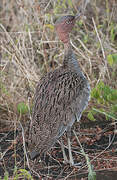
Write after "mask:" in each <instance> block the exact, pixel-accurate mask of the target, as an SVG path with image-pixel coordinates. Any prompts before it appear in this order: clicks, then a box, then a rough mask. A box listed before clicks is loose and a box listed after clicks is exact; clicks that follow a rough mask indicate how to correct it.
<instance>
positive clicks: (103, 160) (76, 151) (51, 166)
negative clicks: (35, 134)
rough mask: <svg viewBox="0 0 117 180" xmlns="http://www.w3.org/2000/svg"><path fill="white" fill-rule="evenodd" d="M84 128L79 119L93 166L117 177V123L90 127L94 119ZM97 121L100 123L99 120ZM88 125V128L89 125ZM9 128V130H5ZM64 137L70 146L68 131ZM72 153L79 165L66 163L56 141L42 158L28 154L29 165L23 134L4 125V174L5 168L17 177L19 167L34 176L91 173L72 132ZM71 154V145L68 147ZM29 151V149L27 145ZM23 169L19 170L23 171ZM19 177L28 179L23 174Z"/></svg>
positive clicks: (0, 132) (103, 175)
mask: <svg viewBox="0 0 117 180" xmlns="http://www.w3.org/2000/svg"><path fill="white" fill-rule="evenodd" d="M83 121H84V120H83V118H82V121H81V122H82V123H81V124H82V128H80V126H79V124H78V123H76V124H75V126H74V127H73V129H74V131H75V132H76V134H77V137H78V138H79V141H80V143H81V145H82V147H83V149H84V151H85V153H86V154H87V155H88V157H89V159H90V163H91V164H92V167H93V170H94V171H95V172H96V178H97V179H100V180H101V179H103V180H108V179H109V178H110V179H111V180H112V179H114V178H115V177H117V150H116V147H117V134H116V130H115V128H116V127H115V123H109V122H108V121H106V123H101V124H100V125H93V126H92V127H88V126H89V124H91V122H88V121H87V122H85V128H83ZM95 124H96V123H95ZM86 126H87V128H86ZM4 130H6V131H4ZM63 141H64V144H65V146H66V147H67V137H66V134H65V135H64V136H63ZM71 142H72V153H73V158H74V163H75V166H73V167H72V166H70V165H69V164H64V163H63V156H62V152H61V147H60V144H59V143H56V144H55V146H54V147H53V148H52V149H51V151H50V152H49V153H48V154H47V155H46V156H45V157H42V158H41V159H40V157H37V158H36V159H35V160H34V161H33V160H30V157H29V158H28V160H29V164H30V169H29V167H28V165H27V161H26V157H25V155H24V146H23V143H22V136H21V134H20V133H19V132H18V130H16V131H14V130H13V131H9V128H8V131H7V128H6V129H2V128H1V129H0V149H1V158H0V176H1V178H3V177H4V174H5V172H6V171H7V172H8V174H9V178H11V179H13V177H15V176H16V173H15V167H17V169H18V170H20V169H26V170H27V171H28V172H30V173H31V175H32V177H33V178H34V179H42V178H43V179H79V180H80V179H82V180H85V179H87V177H88V167H87V163H86V159H85V157H84V156H83V155H82V153H81V151H80V150H81V148H80V146H79V144H78V142H77V140H76V137H75V135H74V134H73V132H72V137H71ZM65 151H66V154H67V156H68V149H67V148H66V149H65ZM27 152H28V149H27ZM19 173H20V171H17V174H19ZM19 179H26V178H23V177H20V178H19ZM115 179H116V178H115Z"/></svg>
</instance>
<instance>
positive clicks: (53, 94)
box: [29, 18, 90, 157]
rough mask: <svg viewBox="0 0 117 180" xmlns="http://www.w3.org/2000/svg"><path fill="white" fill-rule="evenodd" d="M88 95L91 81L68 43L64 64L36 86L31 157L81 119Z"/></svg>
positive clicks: (42, 150)
mask: <svg viewBox="0 0 117 180" xmlns="http://www.w3.org/2000/svg"><path fill="white" fill-rule="evenodd" d="M63 19H64V18H63ZM58 22H59V21H58ZM89 95H90V86H89V83H88V81H87V79H86V78H85V76H84V74H83V73H82V71H81V69H80V66H79V64H78V61H77V59H76V57H75V55H74V53H73V51H72V48H71V46H70V43H67V45H65V56H64V60H63V65H62V66H61V67H60V68H58V69H56V70H54V71H52V72H49V73H47V74H46V75H45V76H44V77H42V79H41V80H40V81H39V83H38V85H37V88H36V93H35V98H34V99H35V100H34V108H33V114H32V122H31V125H30V131H29V149H30V152H31V153H32V157H33V156H35V155H34V154H35V152H37V154H38V153H39V154H40V155H41V154H42V153H45V152H47V151H48V150H50V148H51V147H52V146H53V145H54V144H55V142H56V141H57V139H58V138H59V137H60V136H62V135H63V133H64V132H65V131H67V129H68V128H69V127H71V126H72V125H73V123H74V121H75V120H76V119H77V120H80V117H81V114H82V111H83V110H84V109H85V107H86V105H87V104H88V100H89Z"/></svg>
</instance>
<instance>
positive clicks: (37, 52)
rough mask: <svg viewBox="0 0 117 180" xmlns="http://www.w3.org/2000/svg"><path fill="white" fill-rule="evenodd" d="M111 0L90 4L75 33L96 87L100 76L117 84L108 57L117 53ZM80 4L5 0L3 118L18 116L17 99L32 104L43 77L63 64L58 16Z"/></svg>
mask: <svg viewBox="0 0 117 180" xmlns="http://www.w3.org/2000/svg"><path fill="white" fill-rule="evenodd" d="M112 2H113V3H110V1H109V0H105V1H103V3H101V1H95V2H94V1H91V5H89V6H88V7H87V10H86V20H84V19H81V21H80V22H77V24H76V26H75V28H74V30H73V31H72V34H71V39H72V46H73V48H74V51H75V54H76V56H77V58H78V60H79V62H80V64H81V67H82V70H83V71H84V72H85V74H86V75H87V77H88V79H89V81H90V84H91V87H92V88H93V87H95V85H96V84H97V83H98V82H99V81H100V80H102V81H104V82H105V83H106V84H109V85H110V86H112V87H114V88H117V85H116V84H115V82H113V81H115V79H112V68H111V67H109V66H108V62H107V55H108V54H110V53H117V48H116V46H115V43H116V42H115V41H114V40H112V38H111V31H112V28H113V26H114V24H115V23H116V22H115V21H116V18H117V17H116V16H117V15H116V10H117V4H115V2H114V1H112ZM77 7H78V2H76V1H69V3H67V1H66V2H65V3H63V2H62V1H59V0H58V1H57V0H56V1H54V0H50V1H46V0H45V1H43V0H42V1H40V3H38V2H37V1H30V0H29V1H17V2H16V1H15V0H12V1H7V0H4V1H2V3H1V5H0V8H1V12H0V16H1V19H0V37H1V38H0V44H1V47H0V50H1V52H0V61H1V64H0V70H1V79H0V86H1V97H0V103H1V105H0V111H1V112H0V117H1V118H0V119H1V121H6V120H8V121H10V120H11V121H13V120H16V119H17V120H18V119H19V115H18V114H17V104H18V103H19V102H25V103H26V104H27V105H28V106H29V107H31V106H32V97H33V94H34V90H35V86H36V83H37V82H38V81H39V79H40V77H41V76H43V74H44V73H45V72H47V71H50V70H52V69H54V68H56V67H58V66H60V64H61V63H62V59H63V53H64V50H63V44H62V43H61V42H60V41H59V40H58V37H56V33H55V32H54V22H55V20H56V19H57V18H58V17H59V16H62V15H65V14H69V13H70V14H73V13H74V14H75V13H76V9H77ZM112 24H113V26H112ZM115 38H116V36H115ZM90 104H92V103H90ZM6 112H7V113H6ZM5 115H6V116H5Z"/></svg>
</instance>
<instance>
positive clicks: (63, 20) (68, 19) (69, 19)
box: [55, 15, 80, 43]
mask: <svg viewBox="0 0 117 180" xmlns="http://www.w3.org/2000/svg"><path fill="white" fill-rule="evenodd" d="M79 16H80V15H76V16H72V15H67V16H63V17H60V18H59V19H58V20H57V21H56V23H55V29H56V32H57V34H58V36H59V38H60V40H61V41H62V42H63V43H68V42H69V33H70V32H71V30H72V29H73V27H74V25H75V22H76V19H78V17H79Z"/></svg>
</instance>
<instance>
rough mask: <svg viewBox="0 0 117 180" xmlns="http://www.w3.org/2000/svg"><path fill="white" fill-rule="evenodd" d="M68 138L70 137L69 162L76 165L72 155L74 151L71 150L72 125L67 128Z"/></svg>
mask: <svg viewBox="0 0 117 180" xmlns="http://www.w3.org/2000/svg"><path fill="white" fill-rule="evenodd" d="M67 138H68V151H69V162H70V164H71V165H72V166H73V165H74V161H73V156H72V151H71V142H70V138H71V127H68V129H67Z"/></svg>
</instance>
